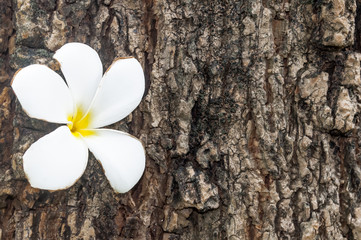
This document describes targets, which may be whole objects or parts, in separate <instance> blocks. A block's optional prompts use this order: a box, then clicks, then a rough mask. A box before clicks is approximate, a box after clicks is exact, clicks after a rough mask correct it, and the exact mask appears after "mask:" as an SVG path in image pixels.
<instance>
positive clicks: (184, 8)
mask: <svg viewBox="0 0 361 240" xmlns="http://www.w3.org/2000/svg"><path fill="white" fill-rule="evenodd" d="M72 41H78V42H84V43H87V44H89V45H90V46H92V47H93V48H94V49H96V50H97V51H98V53H99V55H100V58H101V59H102V61H103V64H104V68H105V69H106V68H107V67H108V66H109V65H110V64H111V62H112V60H113V59H114V58H115V57H120V56H134V57H136V58H137V59H138V60H139V61H140V62H141V63H142V65H143V68H144V70H145V75H146V81H147V90H146V94H145V96H144V99H143V101H142V103H141V104H140V106H139V107H138V108H137V109H136V110H135V111H134V112H133V113H132V114H131V115H130V116H129V117H127V118H126V119H125V120H123V121H121V122H120V123H117V124H114V125H113V126H112V128H114V129H122V130H125V131H127V132H129V133H131V134H133V135H134V136H136V137H138V138H140V139H141V140H142V141H143V142H144V144H145V146H146V152H147V164H146V171H145V173H144V175H143V177H142V179H141V181H140V182H139V183H138V184H137V185H136V187H134V188H133V189H132V190H131V191H130V192H129V193H126V194H116V193H115V192H114V191H113V190H112V189H111V187H110V185H109V183H108V182H107V180H106V178H105V176H104V173H103V171H102V168H101V165H100V164H99V163H98V162H97V161H96V160H95V159H94V157H93V156H91V157H90V159H89V163H88V167H87V170H86V172H85V174H84V175H83V176H82V177H81V179H80V180H79V181H78V182H77V183H76V184H75V185H74V186H72V187H71V188H69V189H67V190H62V191H57V192H49V191H42V190H37V189H33V188H31V187H30V185H29V183H28V182H27V180H26V178H25V175H24V172H23V169H22V155H23V153H24V152H25V151H26V149H27V148H28V147H29V146H30V145H31V144H32V143H33V142H34V141H36V140H37V139H39V138H40V137H41V136H43V135H45V134H47V133H49V132H50V131H51V130H52V129H54V128H56V127H57V126H56V125H55V124H49V123H45V122H42V121H38V120H34V119H30V118H29V117H27V116H26V114H25V113H24V112H23V111H22V109H21V107H20V105H19V103H18V102H17V100H16V98H15V97H14V94H13V92H12V90H11V88H10V81H11V78H12V75H13V74H14V72H15V71H16V70H17V69H19V68H21V67H25V66H27V65H29V64H32V63H43V64H47V65H49V66H50V67H52V68H53V69H55V70H59V69H58V66H57V65H56V63H55V62H54V60H52V55H53V54H54V51H55V50H57V49H58V48H59V47H61V46H62V45H63V44H64V43H66V42H72ZM360 51H361V2H360V1H358V0H317V1H316V0H298V1H292V0H274V1H267V0H243V1H242V0H241V1H240V0H223V1H220V0H219V1H215V0H202V1H201V0H197V1H191V0H179V1H171V0H157V1H155V0H141V1H134V0H124V1H123V0H98V1H91V0H83V1H79V0H50V1H48V0H46V1H45V0H12V1H7V0H0V104H1V105H0V129H1V131H0V166H1V167H0V239H16V240H22V239H164V240H166V239H169V240H170V239H172V240H174V239H231V240H236V239H304V240H306V239H309V240H312V239H361V152H360V145H361V123H360V117H361V79H360V61H361V54H360Z"/></svg>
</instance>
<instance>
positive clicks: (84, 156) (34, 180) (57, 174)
mask: <svg viewBox="0 0 361 240" xmlns="http://www.w3.org/2000/svg"><path fill="white" fill-rule="evenodd" d="M23 159H24V171H25V174H26V176H27V178H28V180H29V182H30V184H31V186H32V187H34V188H40V189H47V190H59V189H64V188H68V187H70V186H71V185H73V184H74V183H75V182H76V180H78V179H79V178H80V177H81V175H82V174H83V172H84V170H85V168H86V165H87V162H88V149H87V146H86V144H85V143H84V141H83V140H82V139H81V138H76V137H74V136H73V135H72V134H71V132H70V130H69V128H68V127H66V126H61V127H59V128H57V129H56V130H55V131H53V132H51V133H49V134H48V135H45V136H44V137H42V138H40V139H39V140H38V141H36V142H35V143H33V144H32V145H31V146H30V148H29V149H28V150H27V151H26V152H25V154H24V156H23Z"/></svg>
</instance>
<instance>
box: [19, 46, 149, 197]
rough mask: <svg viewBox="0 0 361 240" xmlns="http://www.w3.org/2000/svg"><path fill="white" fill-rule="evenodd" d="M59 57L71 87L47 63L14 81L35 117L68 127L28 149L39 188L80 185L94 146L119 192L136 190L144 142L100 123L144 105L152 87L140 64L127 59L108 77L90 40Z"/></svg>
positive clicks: (30, 174)
mask: <svg viewBox="0 0 361 240" xmlns="http://www.w3.org/2000/svg"><path fill="white" fill-rule="evenodd" d="M54 58H55V59H56V60H57V61H58V62H59V63H60V66H61V71H62V72H63V74H64V76H65V79H66V83H67V84H66V83H65V81H64V80H63V79H62V77H60V76H59V75H58V74H57V73H55V72H54V71H53V70H51V69H50V68H48V67H46V66H44V65H39V64H34V65H30V66H28V67H25V68H23V69H21V70H19V71H18V72H17V73H16V74H15V76H14V78H13V81H12V88H13V89H14V92H15V94H16V96H17V97H18V99H19V102H20V104H21V106H22V107H23V109H24V111H25V112H26V113H27V114H28V115H29V116H30V117H33V118H37V119H41V120H45V121H48V122H53V123H61V124H66V125H63V126H60V127H59V128H57V129H56V130H54V131H53V132H51V133H49V134H47V135H45V136H44V137H42V138H40V139H39V140H38V141H36V142H35V143H33V144H32V145H31V146H30V148H29V149H28V150H27V151H26V152H25V154H24V156H23V166H24V171H25V174H26V176H27V178H28V180H29V182H30V184H31V186H32V187H34V188H40V189H47V190H59V189H65V188H68V187H70V186H72V185H73V184H74V183H75V182H76V181H77V180H78V179H79V178H80V177H81V175H82V174H83V172H84V170H85V168H86V166H87V162H88V149H89V150H90V151H91V152H92V153H93V154H94V156H95V158H96V159H98V161H100V163H101V165H102V167H103V169H104V171H105V175H106V177H107V178H108V180H109V182H110V185H111V186H112V187H113V189H114V190H115V191H117V192H121V193H123V192H127V191H129V190H130V189H131V188H132V187H133V186H134V185H135V184H136V183H137V182H138V181H139V179H140V177H141V176H142V174H143V171H144V168H145V151H144V148H143V145H142V143H141V142H140V141H139V140H138V139H136V138H135V137H133V136H131V135H129V134H127V133H124V132H120V131H116V130H111V129H100V128H101V127H104V126H107V125H110V124H112V123H115V122H118V121H119V120H121V119H123V118H124V117H126V116H127V115H128V114H130V113H131V112H132V111H133V110H134V109H135V108H136V107H137V106H138V104H139V103H140V101H141V99H142V97H143V94H144V88H145V81H144V73H143V70H142V67H141V65H140V63H139V62H138V61H137V60H136V59H134V58H119V59H117V60H116V61H114V62H113V64H112V65H111V66H110V67H109V69H108V70H107V71H106V72H105V74H104V76H102V75H103V68H102V63H101V61H100V58H99V56H98V54H97V52H96V51H95V50H93V49H92V48H91V47H89V46H87V45H85V44H82V43H68V44H65V45H64V46H63V47H61V48H60V49H59V50H58V51H57V52H56V53H55V55H54Z"/></svg>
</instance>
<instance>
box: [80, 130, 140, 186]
mask: <svg viewBox="0 0 361 240" xmlns="http://www.w3.org/2000/svg"><path fill="white" fill-rule="evenodd" d="M94 131H95V134H94V135H90V136H88V137H85V138H84V140H85V142H86V144H87V145H88V147H89V150H90V151H91V152H92V153H93V154H94V156H95V158H96V159H98V160H99V161H100V163H101V164H102V166H103V169H104V171H105V175H106V177H107V178H108V180H109V182H110V185H111V186H112V187H113V189H114V190H115V191H117V192H120V193H124V192H127V191H129V190H130V189H131V188H132V187H133V186H134V185H135V184H136V183H137V182H138V181H139V179H140V178H141V176H142V175H143V172H144V168H145V152H144V148H143V145H142V143H141V142H140V141H139V140H138V139H137V138H135V137H133V136H131V135H129V134H126V133H123V132H120V131H115V130H110V129H97V130H94Z"/></svg>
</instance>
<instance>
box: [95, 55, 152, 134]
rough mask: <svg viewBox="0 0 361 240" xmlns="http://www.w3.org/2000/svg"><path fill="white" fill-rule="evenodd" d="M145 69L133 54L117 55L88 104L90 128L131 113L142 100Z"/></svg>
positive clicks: (110, 122) (107, 123)
mask: <svg viewBox="0 0 361 240" xmlns="http://www.w3.org/2000/svg"><path fill="white" fill-rule="evenodd" d="M144 89H145V81H144V73H143V69H142V67H141V65H140V63H139V62H138V61H137V60H136V59H135V58H126V59H124V58H123V59H118V60H117V61H115V62H114V63H113V64H112V65H111V66H110V68H109V70H108V71H107V72H106V73H105V74H104V76H103V79H102V81H101V83H100V86H99V89H98V91H97V93H96V95H95V98H94V101H93V103H92V105H91V107H90V114H91V121H90V125H89V128H99V127H103V126H107V125H109V124H112V123H115V122H118V121H119V120H121V119H123V118H124V117H126V116H127V115H128V114H130V113H131V112H132V111H133V110H134V109H135V108H136V107H137V106H138V104H139V103H140V101H141V100H142V97H143V94H144Z"/></svg>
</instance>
